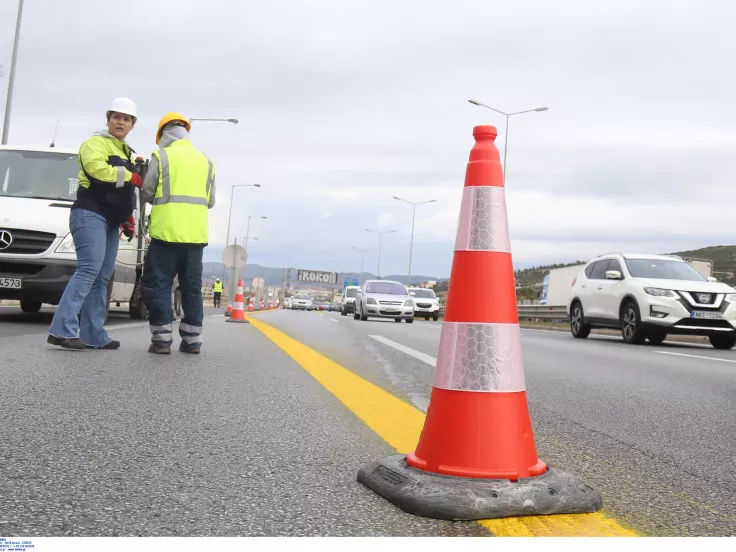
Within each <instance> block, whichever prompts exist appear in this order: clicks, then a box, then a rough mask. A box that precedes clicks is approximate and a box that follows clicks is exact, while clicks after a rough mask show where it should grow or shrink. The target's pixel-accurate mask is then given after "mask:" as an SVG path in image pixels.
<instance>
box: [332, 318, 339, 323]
mask: <svg viewBox="0 0 736 552" xmlns="http://www.w3.org/2000/svg"><path fill="white" fill-rule="evenodd" d="M330 322H339V320H335V319H334V318H330Z"/></svg>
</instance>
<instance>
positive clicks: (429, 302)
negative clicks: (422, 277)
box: [409, 288, 440, 321]
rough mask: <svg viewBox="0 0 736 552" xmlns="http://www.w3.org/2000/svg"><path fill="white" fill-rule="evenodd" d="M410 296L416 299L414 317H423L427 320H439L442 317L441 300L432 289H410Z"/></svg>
mask: <svg viewBox="0 0 736 552" xmlns="http://www.w3.org/2000/svg"><path fill="white" fill-rule="evenodd" d="M409 295H411V296H412V298H413V299H414V316H419V317H423V318H424V319H425V320H429V319H430V318H432V319H433V320H435V321H436V320H438V319H439V317H440V300H439V299H438V298H437V296H436V295H435V294H434V291H433V290H431V289H425V288H409Z"/></svg>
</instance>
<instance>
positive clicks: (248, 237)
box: [243, 215, 268, 281]
mask: <svg viewBox="0 0 736 552" xmlns="http://www.w3.org/2000/svg"><path fill="white" fill-rule="evenodd" d="M252 218H257V219H264V220H265V219H267V218H268V217H254V216H253V215H248V227H247V229H246V230H245V264H244V265H243V281H245V271H246V269H247V268H248V240H250V239H254V240H257V239H258V238H251V237H250V219H252Z"/></svg>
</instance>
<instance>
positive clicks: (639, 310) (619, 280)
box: [567, 253, 736, 349]
mask: <svg viewBox="0 0 736 552" xmlns="http://www.w3.org/2000/svg"><path fill="white" fill-rule="evenodd" d="M567 312H568V314H569V315H570V330H571V332H572V335H573V336H574V337H577V338H586V337H588V335H589V334H590V330H591V328H619V329H621V333H622V335H623V338H624V341H626V342H627V343H636V344H641V343H643V342H644V341H645V340H646V339H648V340H649V341H650V342H651V343H653V344H655V345H656V344H659V343H662V341H664V340H665V338H666V337H667V335H668V334H680V335H683V334H684V335H700V336H707V337H708V338H709V339H710V342H711V344H712V345H713V347H715V348H716V349H731V348H732V347H733V346H734V345H736V329H735V327H736V290H734V289H733V288H732V287H730V286H728V285H726V284H723V283H718V282H716V281H715V278H706V277H705V276H703V275H702V274H701V273H700V272H698V271H697V270H695V269H694V268H693V267H692V266H691V265H690V264H688V263H687V262H685V261H684V260H683V259H681V258H680V257H677V256H674V255H623V254H621V253H612V254H608V255H602V256H600V257H598V258H596V259H593V260H592V261H590V262H589V263H588V264H587V265H586V266H585V268H584V269H583V270H581V272H580V274H579V275H578V277H577V278H576V279H575V281H574V282H573V286H572V291H571V295H570V301H569V303H568V309H567Z"/></svg>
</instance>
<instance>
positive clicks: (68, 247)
mask: <svg viewBox="0 0 736 552" xmlns="http://www.w3.org/2000/svg"><path fill="white" fill-rule="evenodd" d="M76 252H77V248H76V247H74V238H72V233H71V232H69V233H68V234H67V235H66V236H65V237H64V239H63V240H61V243H60V244H59V245H58V246H57V248H56V253H76Z"/></svg>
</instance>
